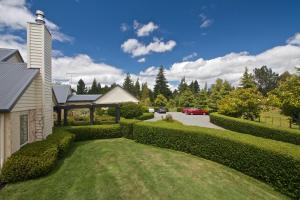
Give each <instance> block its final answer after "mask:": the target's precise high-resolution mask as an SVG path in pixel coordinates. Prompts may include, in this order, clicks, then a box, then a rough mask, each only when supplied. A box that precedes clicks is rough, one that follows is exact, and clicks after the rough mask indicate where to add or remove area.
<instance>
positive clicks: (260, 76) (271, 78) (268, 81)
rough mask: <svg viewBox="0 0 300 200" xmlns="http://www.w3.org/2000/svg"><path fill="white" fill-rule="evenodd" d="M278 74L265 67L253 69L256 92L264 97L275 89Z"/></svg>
mask: <svg viewBox="0 0 300 200" xmlns="http://www.w3.org/2000/svg"><path fill="white" fill-rule="evenodd" d="M278 78H279V76H278V74H276V73H275V72H273V71H272V69H271V68H268V67H267V66H262V67H261V68H255V69H254V79H255V82H256V85H257V88H258V90H259V91H260V92H261V93H262V94H263V95H264V96H266V95H267V93H268V92H270V91H272V90H273V89H275V88H276V87H277V85H278Z"/></svg>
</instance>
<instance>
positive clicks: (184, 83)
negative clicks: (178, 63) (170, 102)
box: [178, 77, 188, 94]
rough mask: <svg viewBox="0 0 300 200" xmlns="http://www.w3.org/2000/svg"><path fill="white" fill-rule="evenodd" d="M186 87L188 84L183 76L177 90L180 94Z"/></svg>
mask: <svg viewBox="0 0 300 200" xmlns="http://www.w3.org/2000/svg"><path fill="white" fill-rule="evenodd" d="M187 89H188V85H187V83H186V82H185V77H183V78H182V79H181V81H180V83H179V85H178V92H179V93H180V94H181V93H183V92H184V91H185V90H187Z"/></svg>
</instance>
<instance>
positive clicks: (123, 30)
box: [120, 23, 129, 32]
mask: <svg viewBox="0 0 300 200" xmlns="http://www.w3.org/2000/svg"><path fill="white" fill-rule="evenodd" d="M120 29H121V31H122V32H126V31H128V30H129V26H128V25H127V24H126V23H122V24H121V26H120Z"/></svg>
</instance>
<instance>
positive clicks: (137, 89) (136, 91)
mask: <svg viewBox="0 0 300 200" xmlns="http://www.w3.org/2000/svg"><path fill="white" fill-rule="evenodd" d="M134 95H135V96H136V98H138V99H140V98H141V86H140V82H139V79H137V80H136V82H135V84H134Z"/></svg>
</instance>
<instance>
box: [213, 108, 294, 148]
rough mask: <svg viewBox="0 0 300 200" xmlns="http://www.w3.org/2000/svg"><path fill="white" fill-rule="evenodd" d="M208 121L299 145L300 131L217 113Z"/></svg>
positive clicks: (231, 128) (227, 127)
mask: <svg viewBox="0 0 300 200" xmlns="http://www.w3.org/2000/svg"><path fill="white" fill-rule="evenodd" d="M210 121H211V122H212V123H214V124H216V125H218V126H221V127H223V128H226V129H229V130H232V131H237V132H241V133H247V134H251V135H255V136H259V137H264V138H270V139H273V140H278V141H283V142H288V143H292V144H298V145H299V144H300V131H297V130H292V129H285V128H277V127H272V126H268V125H266V124H262V123H259V122H253V121H248V120H244V119H237V118H233V117H228V116H224V115H220V114H217V113H212V114H210Z"/></svg>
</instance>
